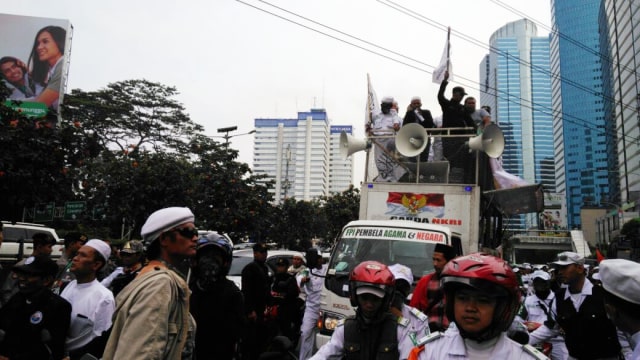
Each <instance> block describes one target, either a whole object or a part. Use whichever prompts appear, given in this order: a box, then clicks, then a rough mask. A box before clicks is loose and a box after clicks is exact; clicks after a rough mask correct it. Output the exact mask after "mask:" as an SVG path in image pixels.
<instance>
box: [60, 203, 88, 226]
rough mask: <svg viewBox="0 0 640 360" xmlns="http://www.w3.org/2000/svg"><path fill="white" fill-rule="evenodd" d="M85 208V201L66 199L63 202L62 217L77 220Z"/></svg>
mask: <svg viewBox="0 0 640 360" xmlns="http://www.w3.org/2000/svg"><path fill="white" fill-rule="evenodd" d="M86 208H87V202H86V201H67V202H66V203H64V215H63V216H62V218H63V219H64V220H67V221H75V220H79V219H80V218H81V216H82V215H83V213H84V212H85V210H86Z"/></svg>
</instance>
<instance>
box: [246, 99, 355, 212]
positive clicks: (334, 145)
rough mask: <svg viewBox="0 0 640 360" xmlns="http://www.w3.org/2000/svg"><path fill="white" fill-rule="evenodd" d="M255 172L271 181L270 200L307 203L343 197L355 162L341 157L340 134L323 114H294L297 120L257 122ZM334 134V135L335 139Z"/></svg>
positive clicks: (342, 128)
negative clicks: (324, 198)
mask: <svg viewBox="0 0 640 360" xmlns="http://www.w3.org/2000/svg"><path fill="white" fill-rule="evenodd" d="M254 125H255V129H256V132H255V137H254V150H253V171H254V173H255V174H256V175H267V176H268V178H269V179H271V180H274V181H275V187H274V189H273V191H274V199H275V202H276V203H281V202H282V201H283V200H284V199H287V198H292V197H293V198H295V199H296V200H305V201H310V200H312V199H315V198H317V197H319V196H327V195H330V194H331V193H332V192H341V191H344V190H346V189H348V187H349V186H350V184H351V183H352V181H353V159H352V158H350V159H348V160H344V159H342V158H341V157H340V154H339V138H340V132H341V131H349V133H351V131H352V128H351V126H331V124H330V121H329V118H328V117H327V112H326V111H325V110H324V109H311V110H310V111H308V112H298V116H297V118H295V119H283V118H282V119H255V120H254ZM336 134H337V135H336Z"/></svg>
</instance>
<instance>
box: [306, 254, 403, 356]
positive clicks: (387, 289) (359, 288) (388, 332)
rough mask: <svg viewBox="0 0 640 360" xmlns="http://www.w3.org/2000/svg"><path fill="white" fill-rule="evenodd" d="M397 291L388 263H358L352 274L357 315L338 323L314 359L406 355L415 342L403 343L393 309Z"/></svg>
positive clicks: (351, 289)
mask: <svg viewBox="0 0 640 360" xmlns="http://www.w3.org/2000/svg"><path fill="white" fill-rule="evenodd" d="M394 291H395V279H394V277H393V274H392V273H391V271H390V270H389V268H388V267H387V266H386V265H384V264H382V263H379V262H377V261H365V262H362V263H360V264H359V265H358V266H356V267H355V268H354V269H353V271H352V272H351V275H350V277H349V300H350V301H351V305H352V306H353V307H355V308H356V315H355V316H354V317H349V318H347V319H345V320H344V322H341V323H340V324H338V326H337V327H336V329H335V331H334V332H333V335H331V340H329V342H328V343H326V344H325V345H323V346H322V347H321V348H320V349H319V350H318V352H317V353H316V354H315V355H314V356H313V357H312V358H311V359H312V360H321V359H335V358H343V359H347V360H350V359H354V360H355V359H394V360H395V359H405V358H406V357H402V356H401V354H409V352H410V351H411V348H412V347H413V345H412V344H409V345H408V346H407V345H405V344H406V343H404V344H403V343H402V340H403V339H402V337H403V336H404V335H403V333H402V332H401V331H398V318H397V317H396V316H394V315H392V314H391V313H390V312H389V306H390V304H391V300H392V298H393V294H394ZM402 346H404V347H405V348H401V347H402Z"/></svg>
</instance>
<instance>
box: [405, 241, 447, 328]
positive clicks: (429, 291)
mask: <svg viewBox="0 0 640 360" xmlns="http://www.w3.org/2000/svg"><path fill="white" fill-rule="evenodd" d="M454 257H455V251H454V250H453V248H452V247H451V246H447V245H444V244H437V245H436V246H435V248H434V249H433V255H432V261H433V269H434V270H435V271H434V272H433V273H430V274H427V275H425V276H423V277H422V278H421V279H420V281H418V284H416V288H415V289H414V290H413V296H412V297H411V301H410V302H409V306H412V307H414V308H416V309H418V310H420V311H422V312H423V313H424V314H426V315H427V316H428V317H429V328H430V329H431V332H434V331H444V330H446V329H447V327H448V326H449V319H448V318H447V314H446V313H445V311H444V310H445V304H446V300H445V297H444V292H443V291H442V286H441V285H440V276H441V273H442V269H444V267H445V265H446V264H447V263H448V262H449V261H450V260H451V259H453V258H454Z"/></svg>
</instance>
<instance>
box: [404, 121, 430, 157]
mask: <svg viewBox="0 0 640 360" xmlns="http://www.w3.org/2000/svg"><path fill="white" fill-rule="evenodd" d="M428 140H429V136H428V135H427V132H426V131H425V130H424V127H422V125H420V124H416V123H412V124H407V125H405V126H403V127H401V128H400V131H398V135H396V149H397V150H398V152H399V153H400V154H402V155H404V156H406V157H413V156H417V155H419V154H420V153H421V152H422V151H423V150H424V148H426V147H427V143H428Z"/></svg>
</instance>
